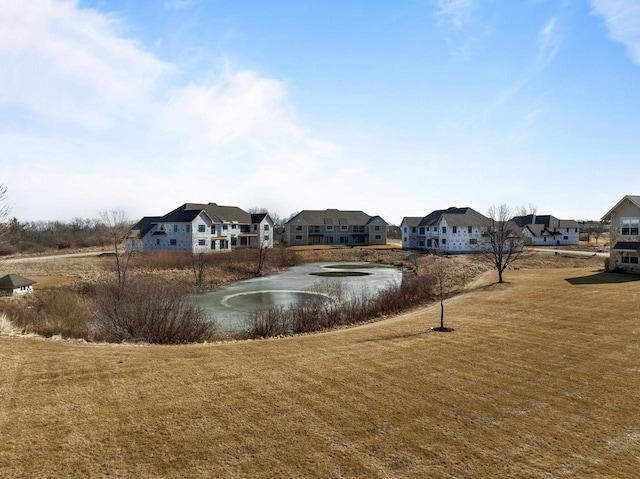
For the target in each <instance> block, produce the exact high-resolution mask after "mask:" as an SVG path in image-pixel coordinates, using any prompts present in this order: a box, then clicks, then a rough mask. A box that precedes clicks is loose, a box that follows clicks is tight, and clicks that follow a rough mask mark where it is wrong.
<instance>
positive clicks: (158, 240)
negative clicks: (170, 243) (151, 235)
mask: <svg viewBox="0 0 640 479" xmlns="http://www.w3.org/2000/svg"><path fill="white" fill-rule="evenodd" d="M156 245H158V246H160V238H156Z"/></svg>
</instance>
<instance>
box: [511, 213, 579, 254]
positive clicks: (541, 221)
mask: <svg viewBox="0 0 640 479" xmlns="http://www.w3.org/2000/svg"><path fill="white" fill-rule="evenodd" d="M512 221H514V222H515V223H516V224H517V225H518V226H519V227H520V228H522V236H523V237H524V241H525V245H528V246H567V245H577V244H579V243H580V225H579V224H578V222H577V221H575V220H559V219H558V218H556V217H555V216H551V215H535V214H531V215H526V216H516V217H514V218H513V219H512Z"/></svg>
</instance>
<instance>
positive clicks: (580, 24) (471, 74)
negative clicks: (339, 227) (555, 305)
mask: <svg viewBox="0 0 640 479" xmlns="http://www.w3.org/2000/svg"><path fill="white" fill-rule="evenodd" d="M638 112H640V2H639V1H638V0H393V1H388V0H233V1H229V0H155V1H144V2H142V1H138V0H77V1H74V0H30V1H29V2H24V1H22V0H0V184H4V185H5V186H6V188H7V203H8V205H9V207H10V208H11V211H10V217H11V218H13V217H16V218H18V220H20V221H37V220H45V221H47V220H61V221H69V220H72V219H74V218H78V217H80V218H97V217H98V216H99V214H100V212H103V211H110V210H113V209H116V208H118V209H122V210H124V211H125V213H126V214H127V216H128V217H129V218H130V219H131V220H132V221H135V220H137V219H139V218H140V217H142V216H161V215H164V214H166V213H168V212H169V211H171V210H173V209H175V208H177V207H178V206H180V205H182V204H183V203H187V202H193V203H209V202H215V203H218V204H221V205H234V206H239V207H241V208H244V209H250V208H256V207H257V208H266V209H268V210H269V211H272V212H274V213H277V214H278V215H279V216H281V217H287V216H289V215H290V214H292V213H294V212H297V211H300V210H303V209H320V210H323V209H327V208H338V209H344V210H363V211H365V212H366V213H367V214H369V215H380V216H382V218H384V219H385V220H386V221H387V222H389V223H392V224H400V222H401V221H402V218H403V217H405V216H424V215H427V214H428V213H429V212H431V211H433V210H435V209H443V208H447V207H450V206H458V207H463V206H469V207H472V208H474V209H475V210H477V211H479V212H481V213H486V212H487V210H488V209H489V208H490V207H491V206H493V205H500V204H506V205H508V206H510V207H512V208H514V209H515V208H520V207H522V206H527V207H529V206H532V207H534V208H535V210H536V211H537V213H538V214H551V215H554V216H556V217H558V218H561V219H577V220H580V219H599V218H600V217H601V216H602V215H604V214H605V213H606V212H607V211H608V210H609V209H610V208H611V207H613V206H614V205H615V204H616V203H617V202H618V201H619V200H620V199H621V198H622V197H623V196H624V195H627V194H635V195H638V194H640V185H638V181H639V180H640V115H639V114H638Z"/></svg>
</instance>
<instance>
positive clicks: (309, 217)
mask: <svg viewBox="0 0 640 479" xmlns="http://www.w3.org/2000/svg"><path fill="white" fill-rule="evenodd" d="M376 219H380V220H381V221H382V222H383V223H384V224H387V222H386V221H384V220H383V219H382V218H380V217H379V216H369V215H368V214H366V213H365V212H364V211H344V210H336V209H329V210H302V211H301V212H300V213H298V214H297V215H295V216H294V217H293V218H291V219H290V220H289V221H287V224H289V223H291V222H293V221H301V222H303V223H306V224H308V225H344V226H347V225H351V226H364V225H367V224H369V223H371V222H372V221H375V220H376Z"/></svg>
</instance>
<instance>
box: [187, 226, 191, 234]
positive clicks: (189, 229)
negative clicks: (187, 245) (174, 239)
mask: <svg viewBox="0 0 640 479" xmlns="http://www.w3.org/2000/svg"><path fill="white" fill-rule="evenodd" d="M190 231H191V225H187V233H188V232H190Z"/></svg>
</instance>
